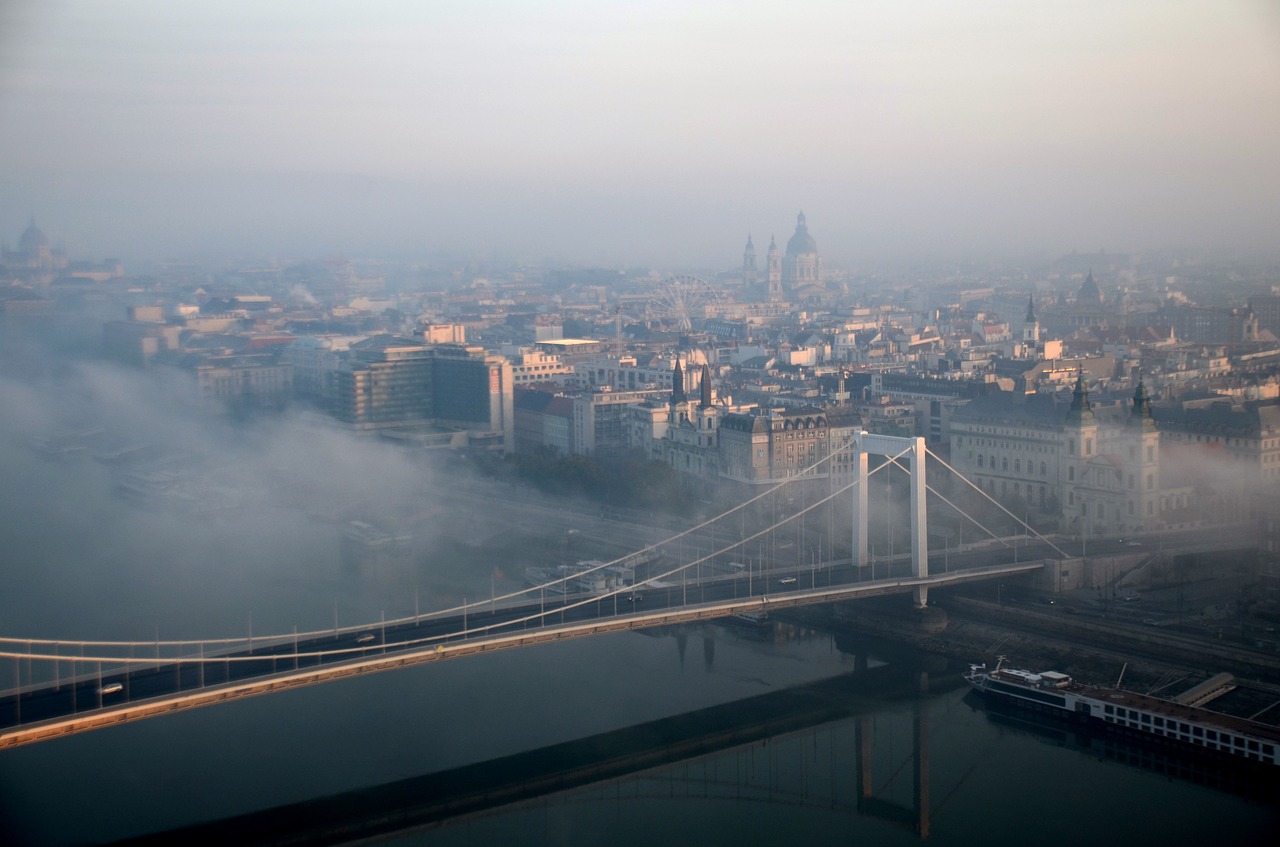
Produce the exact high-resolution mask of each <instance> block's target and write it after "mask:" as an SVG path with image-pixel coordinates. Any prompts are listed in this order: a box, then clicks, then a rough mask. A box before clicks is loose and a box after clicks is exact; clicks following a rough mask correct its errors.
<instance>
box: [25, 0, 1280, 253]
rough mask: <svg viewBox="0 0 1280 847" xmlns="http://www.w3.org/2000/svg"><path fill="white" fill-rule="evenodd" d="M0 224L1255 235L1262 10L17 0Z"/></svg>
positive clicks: (97, 242) (326, 241)
mask: <svg viewBox="0 0 1280 847" xmlns="http://www.w3.org/2000/svg"><path fill="white" fill-rule="evenodd" d="M0 14H2V15H3V23H4V26H3V27H2V29H3V30H4V31H5V33H6V35H4V36H0V44H2V45H3V47H4V50H5V52H6V54H7V55H8V57H9V58H8V61H6V63H5V67H4V69H3V71H0V126H3V127H4V129H0V186H3V187H4V190H5V192H6V195H7V198H8V203H7V204H6V206H7V208H6V209H5V210H4V213H3V214H4V215H5V217H4V219H3V220H2V221H0V223H3V224H4V226H3V228H2V229H3V231H5V232H17V231H20V229H21V227H22V226H23V225H25V223H26V222H27V220H28V218H29V217H30V216H31V215H34V216H35V217H36V219H37V220H38V221H39V222H40V223H41V224H42V225H43V226H44V228H45V229H46V231H48V232H49V233H50V234H51V236H52V237H54V238H55V239H58V238H59V237H61V238H63V239H65V240H66V242H67V247H68V250H69V252H74V253H78V254H82V255H94V256H102V255H121V256H123V257H124V258H126V259H131V258H164V257H167V256H170V255H190V254H193V253H204V254H210V253H217V252H236V253H263V254H268V255H273V254H284V255H328V254H332V253H334V252H338V251H342V252H345V253H347V254H351V255H366V256H367V255H380V254H388V255H393V256H401V257H403V256H412V255H422V254H426V253H456V254H482V255H488V254H494V255H506V256H511V257H513V258H515V259H518V260H522V261H546V260H551V261H564V262H569V263H575V264H610V265H626V264H646V263H656V264H678V265H701V266H707V267H725V268H728V267H733V266H734V265H735V264H736V263H737V261H736V260H737V257H738V255H740V254H739V251H740V249H741V244H742V243H743V240H744V238H745V235H746V234H747V233H748V232H751V233H753V234H754V235H755V237H756V238H757V239H758V240H759V241H761V242H762V243H767V239H768V236H769V235H770V234H773V235H775V236H777V237H778V238H782V239H785V238H786V237H787V234H788V233H789V232H790V223H789V222H790V220H794V218H793V216H794V215H795V214H796V212H798V211H804V212H805V213H806V214H807V215H808V217H809V220H810V222H811V224H812V226H813V230H814V236H815V237H816V238H817V239H818V241H819V242H820V243H821V244H822V246H823V254H824V258H825V259H826V260H827V261H829V262H831V263H833V264H840V265H857V264H859V263H865V262H873V261H882V260H886V259H892V258H905V257H919V258H937V257H943V256H959V257H981V256H986V255H991V254H1000V255H1008V254H1011V253H1022V252H1036V251H1042V252H1044V253H1047V254H1061V253H1065V252H1069V251H1070V250H1073V249H1075V250H1079V251H1081V252H1091V251H1095V250H1099V249H1108V250H1116V251H1125V250H1146V249H1161V248H1188V249H1203V248H1225V249H1239V250H1242V251H1267V250H1269V249H1271V247H1272V245H1271V241H1270V239H1271V234H1272V233H1273V232H1274V229H1275V224H1276V222H1277V220H1278V219H1280V215H1278V214H1277V209H1276V202H1275V200H1274V197H1276V196H1277V194H1278V191H1277V190H1278V189H1280V166H1277V164H1276V162H1275V159H1274V156H1272V155H1271V154H1270V150H1269V148H1270V145H1271V141H1272V139H1274V138H1275V137H1276V136H1277V130H1278V129H1280V51H1277V50H1276V45H1277V43H1280V41H1277V35H1280V16H1278V15H1277V12H1276V10H1275V8H1274V7H1271V6H1269V5H1268V4H1265V3H1263V2H1255V1H1254V0H1238V2H1230V3H1226V4H1212V5H1211V4H1205V3H1199V2H1184V3H1154V2H1136V3H1132V4H1128V5H1125V6H1123V7H1119V8H1117V7H1114V5H1113V4H1102V3H1096V4H1095V3H1089V4H1083V5H1081V4H1072V6H1071V7H1070V8H1069V9H1067V8H1065V7H1064V8H1043V7H1035V8H1025V7H1023V6H1022V5H1017V4H1004V3H994V2H992V3H984V4H980V5H978V6H976V7H975V6H973V5H972V4H963V5H961V4H950V3H942V2H938V3H930V4H926V5H923V6H921V5H913V6H912V7H910V8H905V7H896V6H894V7H889V6H880V5H878V4H870V3H857V4H851V5H849V6H843V5H826V4H819V3H806V4H801V5H799V6H791V5H788V6H787V7H785V9H784V7H782V6H776V5H772V4H763V5H759V6H753V7H747V8H739V7H737V6H729V5H717V4H712V5H709V6H699V7H697V8H696V9H688V8H685V7H684V6H683V5H681V4H661V3H660V4H651V5H646V6H645V7H644V8H643V9H636V8H632V7H629V6H625V5H621V4H618V5H615V4H602V3H585V4H568V3H556V4H538V5H536V6H533V7H526V6H524V5H521V4H512V5H501V4H499V5H491V6H485V7H484V8H483V9H480V10H477V9H473V8H470V7H468V6H464V5H453V4H437V5H433V6H431V7H429V8H425V9H418V8H416V7H408V6H399V5H396V4H390V5H383V6H378V7H376V8H375V9H373V10H362V12H361V13H360V14H359V15H358V16H356V15H354V14H353V13H349V12H346V11H345V10H344V9H343V8H342V7H340V6H338V5H336V4H335V5H318V6H317V5H311V6H308V7H307V14H306V16H305V17H299V16H298V15H297V14H296V13H293V14H290V13H288V12H285V11H282V10H273V9H267V10H262V9H256V8H250V7H246V6H236V5H230V6H228V5H226V4H218V5H217V6H213V5H205V4H184V5H183V6H182V7H180V8H171V7H168V6H163V5H158V4H147V3H131V4H126V5H120V4H113V5H111V6H110V7H107V6H102V7H93V6H79V5H77V6H73V7H66V8H61V9H58V8H52V9H50V8H46V7H45V5H44V4H36V3H17V4H9V5H8V6H6V8H5V11H4V12H3V13H0Z"/></svg>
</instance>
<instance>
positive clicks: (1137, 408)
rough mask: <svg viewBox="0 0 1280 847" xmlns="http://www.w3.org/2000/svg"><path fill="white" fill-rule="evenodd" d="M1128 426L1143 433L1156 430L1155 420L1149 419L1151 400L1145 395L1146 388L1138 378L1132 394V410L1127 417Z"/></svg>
mask: <svg viewBox="0 0 1280 847" xmlns="http://www.w3.org/2000/svg"><path fill="white" fill-rule="evenodd" d="M1129 426H1131V427H1133V428H1134V429H1141V430H1143V431H1144V432H1153V431H1155V428H1156V421H1155V418H1153V417H1151V398H1150V397H1149V396H1148V395H1147V386H1146V385H1144V384H1143V382H1142V376H1141V375H1139V376H1138V387H1137V388H1136V389H1134V392H1133V410H1132V413H1131V414H1130V415H1129Z"/></svg>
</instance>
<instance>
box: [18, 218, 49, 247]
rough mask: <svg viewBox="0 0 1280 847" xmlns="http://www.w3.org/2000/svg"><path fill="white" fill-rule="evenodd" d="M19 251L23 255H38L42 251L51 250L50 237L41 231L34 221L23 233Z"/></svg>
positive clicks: (19, 242)
mask: <svg viewBox="0 0 1280 847" xmlns="http://www.w3.org/2000/svg"><path fill="white" fill-rule="evenodd" d="M18 249H19V250H21V251H22V252H23V253H38V252H40V251H41V250H47V249H49V238H48V236H46V235H45V234H44V233H43V232H41V231H40V228H39V227H38V226H36V222H35V221H34V220H33V221H31V223H30V224H29V225H28V226H27V228H26V231H24V232H23V233H22V238H21V239H19V241H18Z"/></svg>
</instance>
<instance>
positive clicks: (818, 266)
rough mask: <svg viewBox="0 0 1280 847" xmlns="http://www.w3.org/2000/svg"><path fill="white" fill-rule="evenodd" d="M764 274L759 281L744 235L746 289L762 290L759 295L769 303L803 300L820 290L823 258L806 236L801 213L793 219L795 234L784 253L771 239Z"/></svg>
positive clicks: (753, 255) (753, 253) (749, 243)
mask: <svg viewBox="0 0 1280 847" xmlns="http://www.w3.org/2000/svg"><path fill="white" fill-rule="evenodd" d="M765 266H766V269H767V275H766V277H765V279H764V280H761V278H760V274H759V271H758V270H757V269H756V248H755V245H754V244H753V243H752V241H751V236H750V235H748V236H747V249H746V251H745V252H744V253H743V256H742V279H743V283H744V284H745V285H746V286H747V288H748V289H752V288H757V287H759V288H762V289H763V290H762V291H761V292H760V293H761V294H764V295H766V296H767V297H768V299H769V300H770V301H771V302H774V303H777V302H781V301H782V300H783V298H784V296H785V297H790V298H793V299H797V300H800V299H804V298H805V297H806V296H807V295H810V294H813V293H817V292H821V290H822V287H823V285H822V257H821V256H819V255H818V243H817V242H816V241H814V240H813V236H812V235H810V234H809V226H808V224H806V223H805V219H804V212H801V213H800V214H799V215H798V216H797V217H796V231H795V234H794V235H792V236H791V239H790V240H789V241H788V242H787V252H786V254H785V255H783V254H782V253H781V252H780V251H779V250H778V242H777V241H776V240H775V239H774V238H773V237H772V236H770V238H769V250H768V252H767V253H766V254H765Z"/></svg>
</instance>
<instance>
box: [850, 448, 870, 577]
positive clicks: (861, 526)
mask: <svg viewBox="0 0 1280 847" xmlns="http://www.w3.org/2000/svg"><path fill="white" fill-rule="evenodd" d="M864 435H866V433H865V432H864V433H860V434H859V435H858V436H855V438H854V442H853V449H854V456H853V461H854V462H856V463H857V465H858V484H857V485H855V486H854V487H853V562H854V564H856V565H858V566H859V567H866V564H867V501H868V500H869V499H870V498H869V497H868V496H867V495H868V492H867V451H866V449H865V447H864V446H863V443H862V436H864Z"/></svg>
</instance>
